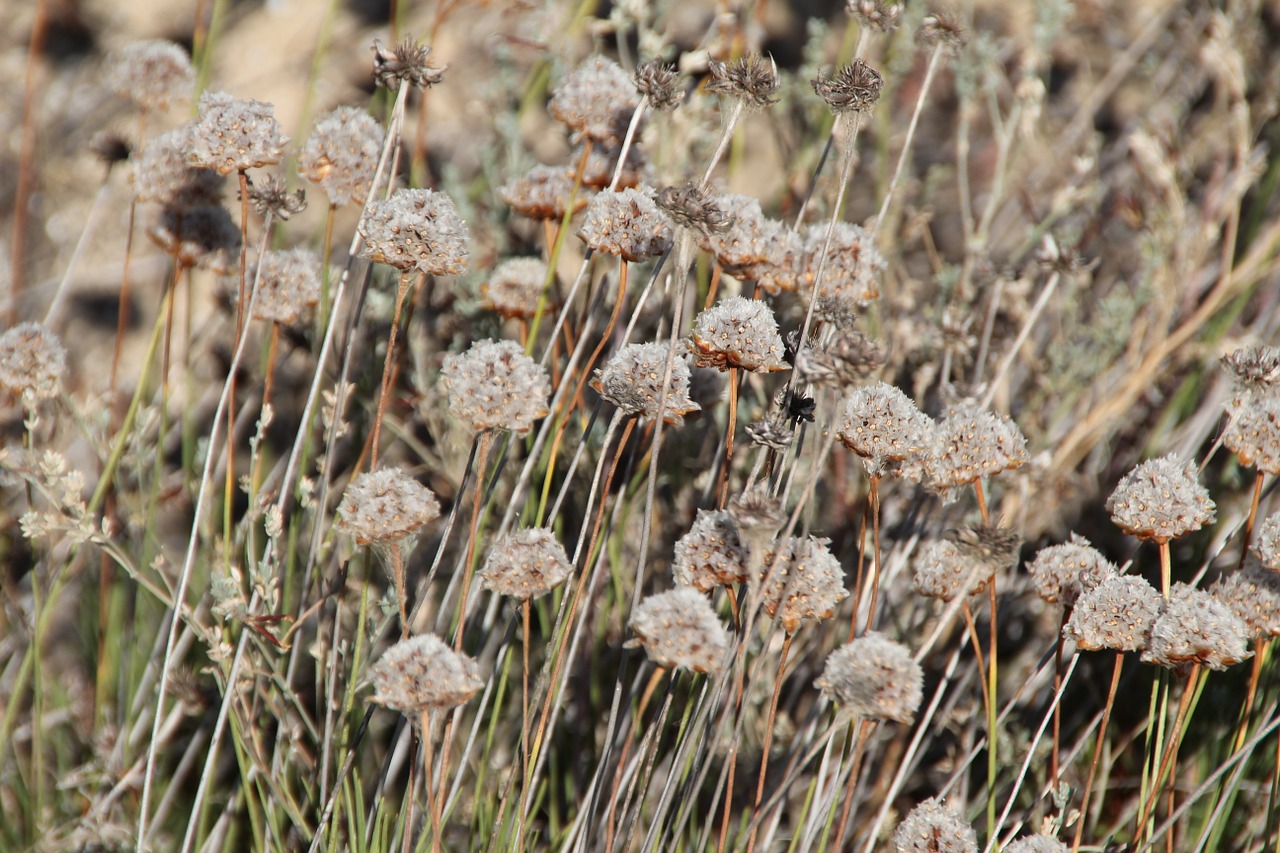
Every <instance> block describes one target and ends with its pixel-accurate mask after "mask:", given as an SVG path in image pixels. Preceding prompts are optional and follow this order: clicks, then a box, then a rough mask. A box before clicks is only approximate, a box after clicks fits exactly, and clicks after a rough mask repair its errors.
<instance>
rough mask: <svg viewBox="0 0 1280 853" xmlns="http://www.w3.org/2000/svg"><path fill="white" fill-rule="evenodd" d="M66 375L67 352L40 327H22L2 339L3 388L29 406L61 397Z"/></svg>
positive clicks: (0, 372) (0, 376)
mask: <svg viewBox="0 0 1280 853" xmlns="http://www.w3.org/2000/svg"><path fill="white" fill-rule="evenodd" d="M66 375H67V351H66V350H65V349H63V347H62V344H61V343H60V342H59V341H58V338H57V337H56V336H55V335H54V334H53V332H50V331H49V330H48V329H46V328H45V327H44V326H42V325H40V324H39V323H21V324H19V325H17V326H14V327H13V328H11V329H9V330H8V331H6V332H5V333H4V334H3V335H0V388H4V389H7V390H8V391H11V392H12V393H14V394H16V395H17V396H19V397H22V398H23V399H24V400H26V401H28V402H34V401H37V400H48V399H51V398H53V397H56V396H58V393H59V392H60V391H61V390H62V380H63V378H64V377H65V376H66Z"/></svg>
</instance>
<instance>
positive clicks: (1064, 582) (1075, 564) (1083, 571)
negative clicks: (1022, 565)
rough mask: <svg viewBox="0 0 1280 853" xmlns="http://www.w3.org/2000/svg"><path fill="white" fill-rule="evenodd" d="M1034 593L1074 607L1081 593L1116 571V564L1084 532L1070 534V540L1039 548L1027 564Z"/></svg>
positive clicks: (1045, 598)
mask: <svg viewBox="0 0 1280 853" xmlns="http://www.w3.org/2000/svg"><path fill="white" fill-rule="evenodd" d="M1027 571H1029V572H1031V581H1032V583H1034V584H1035V587H1036V594H1037V595H1039V596H1040V597H1041V598H1043V599H1044V600H1045V601H1048V602H1051V603H1052V602H1055V601H1056V602H1061V603H1062V605H1063V606H1064V607H1074V606H1075V603H1076V600H1077V599H1078V598H1079V597H1080V596H1081V594H1082V593H1084V592H1086V591H1088V590H1091V589H1093V588H1094V587H1096V586H1097V585H1098V584H1100V583H1102V581H1103V580H1105V579H1106V578H1109V577H1111V576H1112V575H1115V574H1118V573H1119V569H1117V568H1116V566H1115V564H1114V563H1112V562H1111V561H1110V560H1108V559H1107V558H1106V557H1104V556H1102V552H1101V551H1099V550H1098V549H1097V548H1094V547H1093V546H1092V545H1091V544H1089V540H1088V539H1085V538H1084V537H1083V536H1079V535H1076V534H1074V533H1073V534H1071V541H1070V542H1064V543H1062V544H1061V545H1050V546H1049V547H1047V548H1041V549H1040V551H1039V553H1037V554H1036V558H1035V560H1034V561H1032V562H1030V563H1028V564H1027Z"/></svg>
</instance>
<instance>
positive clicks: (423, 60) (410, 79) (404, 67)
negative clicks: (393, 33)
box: [373, 36, 447, 90]
mask: <svg viewBox="0 0 1280 853" xmlns="http://www.w3.org/2000/svg"><path fill="white" fill-rule="evenodd" d="M429 53H431V48H429V47H427V46H426V45H423V44H418V43H417V42H416V41H414V40H413V38H412V37H410V36H405V37H404V38H403V39H401V41H400V43H399V44H398V45H396V46H395V48H394V49H392V48H387V47H384V46H383V44H382V42H380V41H378V40H377V39H374V40H373V79H374V80H375V81H376V82H377V84H378V85H379V86H382V87H383V88H385V89H392V90H395V89H398V88H400V84H401V83H402V82H404V83H408V84H409V85H410V86H413V87H414V88H416V89H426V88H428V87H430V86H434V85H436V84H437V83H439V82H441V81H442V80H444V72H445V70H446V69H445V68H434V67H432V66H431V65H430V64H428V62H427V54H429ZM446 67H447V66H446Z"/></svg>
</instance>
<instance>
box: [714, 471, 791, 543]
mask: <svg viewBox="0 0 1280 853" xmlns="http://www.w3.org/2000/svg"><path fill="white" fill-rule="evenodd" d="M727 512H728V513H729V520H730V521H732V522H733V523H734V526H735V527H737V528H738V539H739V540H740V541H741V542H742V544H743V545H744V546H745V547H746V549H747V551H748V552H758V551H762V550H763V548H764V546H765V545H767V544H769V543H770V542H772V541H773V537H774V536H775V535H776V534H777V532H778V530H780V529H781V528H782V525H783V524H785V523H786V521H787V513H786V510H785V509H784V508H783V506H782V500H781V499H780V498H776V497H774V496H773V495H771V494H770V493H769V489H768V487H767V486H765V485H764V484H763V483H757V484H756V485H755V486H752V487H751V488H749V489H747V490H746V491H745V492H743V493H742V494H740V495H737V496H735V497H732V498H730V499H729V509H728V510H727Z"/></svg>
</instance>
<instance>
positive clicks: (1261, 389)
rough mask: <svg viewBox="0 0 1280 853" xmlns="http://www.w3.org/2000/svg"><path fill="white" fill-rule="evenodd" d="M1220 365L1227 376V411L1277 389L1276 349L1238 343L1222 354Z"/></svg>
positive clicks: (1279, 360)
mask: <svg viewBox="0 0 1280 853" xmlns="http://www.w3.org/2000/svg"><path fill="white" fill-rule="evenodd" d="M1222 366H1223V367H1224V368H1226V369H1227V371H1228V372H1229V374H1230V377H1229V378H1230V380H1231V400H1230V401H1229V402H1228V403H1227V411H1230V412H1236V411H1239V410H1240V409H1242V408H1244V407H1245V406H1246V405H1248V404H1249V403H1250V402H1251V401H1253V400H1257V399H1266V398H1269V397H1274V396H1276V395H1277V393H1280V349H1276V348H1275V347H1265V346H1253V347H1241V348H1240V349H1238V350H1235V351H1234V352H1232V353H1230V354H1229V355H1225V356H1223V357H1222Z"/></svg>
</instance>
